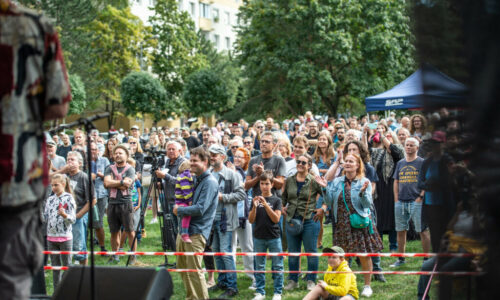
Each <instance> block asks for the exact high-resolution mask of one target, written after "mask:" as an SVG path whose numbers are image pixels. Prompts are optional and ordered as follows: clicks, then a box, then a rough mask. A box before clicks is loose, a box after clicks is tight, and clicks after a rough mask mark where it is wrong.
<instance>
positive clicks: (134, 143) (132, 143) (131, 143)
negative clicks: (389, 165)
mask: <svg viewBox="0 0 500 300" xmlns="http://www.w3.org/2000/svg"><path fill="white" fill-rule="evenodd" d="M129 144H130V145H136V144H137V142H130V143H129Z"/></svg>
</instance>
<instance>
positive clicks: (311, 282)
mask: <svg viewBox="0 0 500 300" xmlns="http://www.w3.org/2000/svg"><path fill="white" fill-rule="evenodd" d="M315 286H316V283H315V282H314V281H312V280H308V281H307V289H308V290H309V291H312V290H313V289H314V287H315Z"/></svg>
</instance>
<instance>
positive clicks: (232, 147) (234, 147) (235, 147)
mask: <svg viewBox="0 0 500 300" xmlns="http://www.w3.org/2000/svg"><path fill="white" fill-rule="evenodd" d="M238 148H239V147H238V146H231V149H238Z"/></svg>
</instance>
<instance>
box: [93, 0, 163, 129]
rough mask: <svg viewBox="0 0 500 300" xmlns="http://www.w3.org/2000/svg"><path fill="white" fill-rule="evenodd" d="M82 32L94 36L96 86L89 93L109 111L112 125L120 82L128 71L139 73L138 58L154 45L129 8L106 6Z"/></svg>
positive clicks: (148, 29)
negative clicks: (90, 33)
mask: <svg viewBox="0 0 500 300" xmlns="http://www.w3.org/2000/svg"><path fill="white" fill-rule="evenodd" d="M84 31H85V32H92V34H93V35H94V36H95V38H94V40H93V41H92V43H91V47H92V48H93V49H95V50H96V51H93V52H91V53H89V56H91V58H90V59H91V60H93V61H95V64H94V65H92V66H91V71H92V72H94V74H95V75H94V77H93V81H94V82H96V83H97V85H96V86H95V87H94V88H93V89H92V90H91V92H92V94H94V95H95V98H97V99H99V102H100V103H102V105H103V106H104V109H105V111H107V112H110V116H109V117H108V125H109V126H111V125H112V124H114V122H115V118H116V113H117V112H118V111H119V109H120V100H121V97H120V83H121V80H122V78H124V77H125V76H126V75H127V74H129V73H130V72H131V71H138V70H139V61H138V57H139V56H140V54H141V53H142V52H141V51H143V50H142V49H147V48H148V47H152V46H153V45H154V40H153V39H151V35H150V32H151V30H150V28H149V27H146V26H144V25H143V24H142V22H141V20H140V19H139V18H138V17H136V16H135V15H133V14H132V13H131V12H130V8H125V9H117V8H114V7H112V6H107V7H106V9H104V10H103V11H102V12H100V13H99V14H98V15H97V17H96V18H95V20H94V21H92V22H91V23H90V24H88V25H87V26H85V27H84Z"/></svg>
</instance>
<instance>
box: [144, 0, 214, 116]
mask: <svg viewBox="0 0 500 300" xmlns="http://www.w3.org/2000/svg"><path fill="white" fill-rule="evenodd" d="M154 11H155V15H154V16H152V17H151V18H150V19H149V21H150V23H151V25H152V27H153V30H152V32H153V35H154V36H155V37H157V39H158V46H157V47H156V48H155V50H154V54H153V56H154V57H153V71H154V73H155V74H158V76H159V78H160V80H161V82H162V83H163V85H164V86H165V89H166V90H167V92H168V94H169V95H171V96H172V99H171V101H175V102H176V107H177V111H176V112H180V111H181V110H182V103H181V102H180V97H181V94H182V90H183V85H184V82H186V78H187V76H188V75H189V74H191V73H193V72H195V71H196V70H199V69H201V68H203V67H205V66H206V65H207V63H206V59H205V57H204V55H202V54H200V53H198V49H199V48H200V41H199V39H198V37H197V35H196V32H195V26H194V22H193V20H192V19H191V17H190V15H189V14H188V13H187V12H185V11H180V10H179V9H178V2H177V1H176V0H158V1H156V5H155V7H154Z"/></svg>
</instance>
